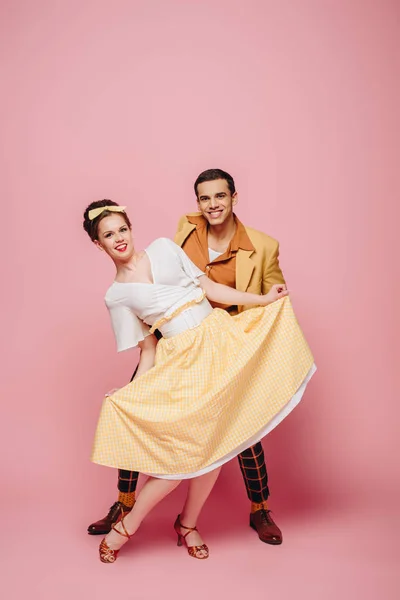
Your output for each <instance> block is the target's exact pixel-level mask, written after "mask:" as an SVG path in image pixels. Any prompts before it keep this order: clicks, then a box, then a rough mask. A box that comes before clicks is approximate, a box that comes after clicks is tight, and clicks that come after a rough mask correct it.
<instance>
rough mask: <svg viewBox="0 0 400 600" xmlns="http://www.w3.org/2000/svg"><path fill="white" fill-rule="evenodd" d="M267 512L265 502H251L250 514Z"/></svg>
mask: <svg viewBox="0 0 400 600" xmlns="http://www.w3.org/2000/svg"><path fill="white" fill-rule="evenodd" d="M262 508H263V509H264V510H268V502H267V501H266V500H265V501H264V502H252V503H251V513H252V514H253V513H255V512H257V511H258V510H261V509H262Z"/></svg>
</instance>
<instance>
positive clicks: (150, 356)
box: [134, 335, 157, 379]
mask: <svg viewBox="0 0 400 600" xmlns="http://www.w3.org/2000/svg"><path fill="white" fill-rule="evenodd" d="M138 346H139V348H140V359H139V364H138V368H137V369H136V373H135V375H134V379H137V378H138V377H140V376H141V375H143V373H146V371H148V370H149V369H151V368H152V367H154V360H155V357H156V346H157V338H156V336H155V335H148V336H147V337H145V338H144V340H143V341H142V342H139V344H138Z"/></svg>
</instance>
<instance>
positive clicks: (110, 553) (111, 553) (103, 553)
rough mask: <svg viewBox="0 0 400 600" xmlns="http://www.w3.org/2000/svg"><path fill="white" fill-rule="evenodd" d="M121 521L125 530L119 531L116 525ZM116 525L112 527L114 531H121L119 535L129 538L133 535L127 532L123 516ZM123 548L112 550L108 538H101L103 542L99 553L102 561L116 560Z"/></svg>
mask: <svg viewBox="0 0 400 600" xmlns="http://www.w3.org/2000/svg"><path fill="white" fill-rule="evenodd" d="M123 516H125V515H123ZM119 523H120V524H121V526H122V529H123V530H124V531H118V529H116V528H115V525H118V524H119ZM115 525H113V526H112V528H111V529H113V530H114V531H116V532H117V533H119V535H122V537H126V538H128V540H130V539H131V537H132V536H131V535H130V534H129V533H128V532H127V530H126V527H125V524H124V520H123V518H122V519H121V520H120V521H118V523H116V524H115ZM121 548H122V546H121ZM121 548H119V549H118V550H112V549H111V548H109V546H108V545H107V542H106V538H103V539H102V540H101V543H100V546H99V554H100V560H101V562H103V563H113V562H115V561H116V560H117V556H118V552H119V551H120V550H121Z"/></svg>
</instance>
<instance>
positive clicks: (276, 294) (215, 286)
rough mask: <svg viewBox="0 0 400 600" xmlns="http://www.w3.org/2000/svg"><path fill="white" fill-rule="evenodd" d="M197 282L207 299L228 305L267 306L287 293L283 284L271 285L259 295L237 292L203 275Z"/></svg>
mask: <svg viewBox="0 0 400 600" xmlns="http://www.w3.org/2000/svg"><path fill="white" fill-rule="evenodd" d="M199 282H200V286H201V287H202V289H203V290H204V291H205V293H206V296H207V298H208V299H209V300H211V301H212V302H218V304H227V305H228V306H232V305H236V306H240V305H243V304H255V305H258V306H267V304H271V302H275V300H279V299H280V298H283V297H284V296H287V295H288V294H289V292H288V291H287V289H286V285H284V284H277V285H273V286H272V287H271V289H270V291H269V292H268V294H265V295H262V296H261V295H258V294H249V293H248V292H239V290H235V289H234V288H231V287H229V286H227V285H222V284H221V283H215V281H211V279H209V278H208V277H207V276H205V275H204V276H203V277H199Z"/></svg>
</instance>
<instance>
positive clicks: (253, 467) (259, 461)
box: [238, 442, 269, 504]
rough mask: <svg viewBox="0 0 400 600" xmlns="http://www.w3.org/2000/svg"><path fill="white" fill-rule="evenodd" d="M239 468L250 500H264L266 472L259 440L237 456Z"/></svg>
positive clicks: (266, 485) (266, 482) (265, 497)
mask: <svg viewBox="0 0 400 600" xmlns="http://www.w3.org/2000/svg"><path fill="white" fill-rule="evenodd" d="M238 459H239V465H240V470H241V471H242V475H243V479H244V483H245V485H246V490H247V496H248V497H249V500H251V502H256V503H257V504H258V503H259V502H265V501H266V500H267V499H268V496H269V489H268V473H267V467H266V465H265V456H264V450H263V447H262V445H261V442H258V443H257V444H256V445H255V446H252V447H251V448H248V449H247V450H245V451H244V452H242V453H241V454H239V456H238Z"/></svg>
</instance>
